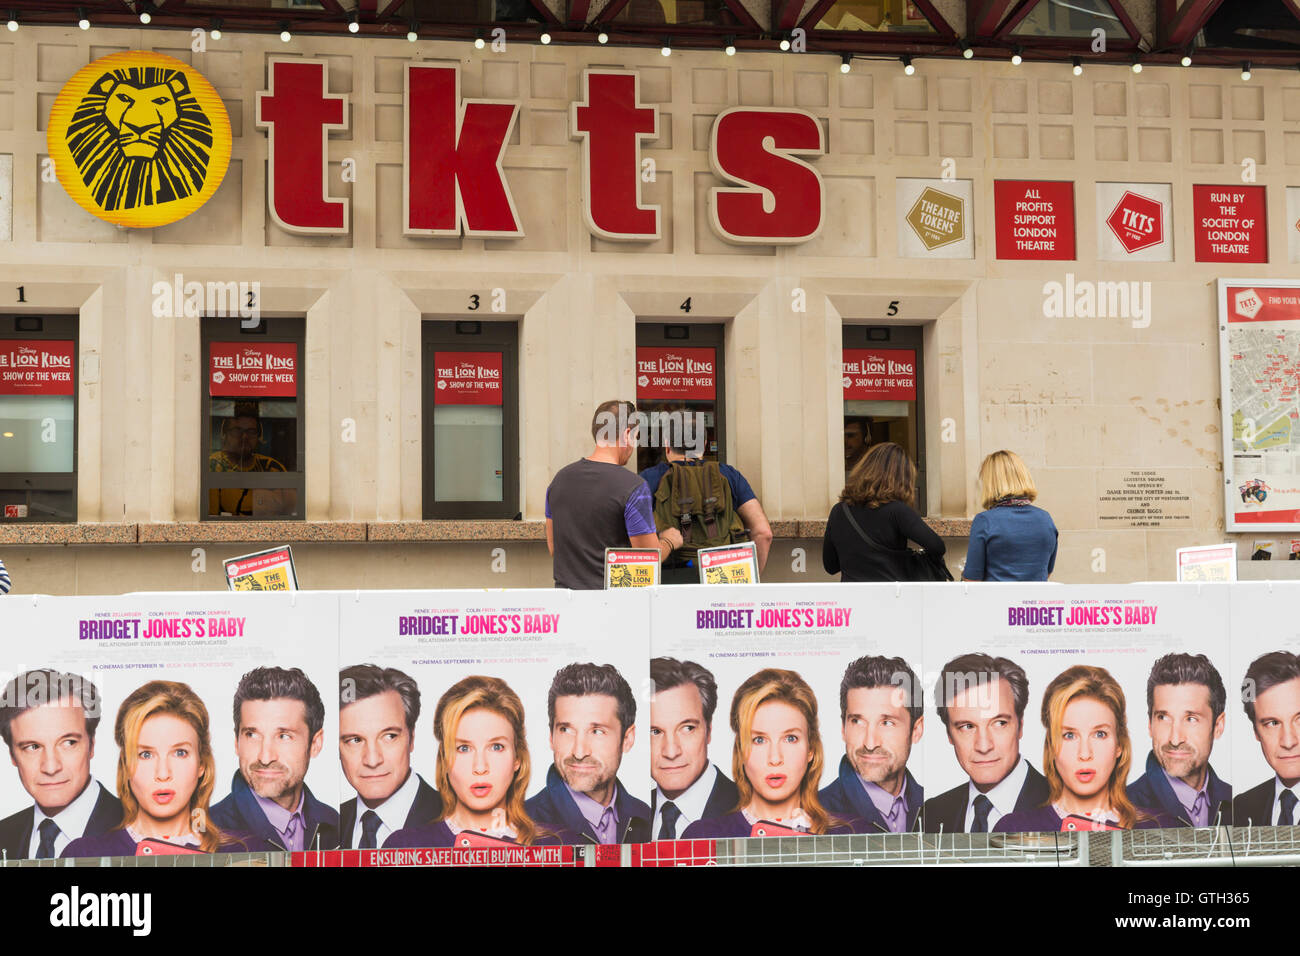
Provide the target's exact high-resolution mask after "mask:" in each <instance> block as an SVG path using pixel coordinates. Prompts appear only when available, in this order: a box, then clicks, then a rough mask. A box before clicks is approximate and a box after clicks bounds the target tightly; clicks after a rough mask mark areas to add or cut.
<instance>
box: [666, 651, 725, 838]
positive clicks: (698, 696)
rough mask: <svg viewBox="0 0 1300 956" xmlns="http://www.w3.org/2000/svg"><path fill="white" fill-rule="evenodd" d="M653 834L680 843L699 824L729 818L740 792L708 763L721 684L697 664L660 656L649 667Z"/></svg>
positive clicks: (714, 766) (719, 771) (716, 768)
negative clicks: (687, 829) (715, 818)
mask: <svg viewBox="0 0 1300 956" xmlns="http://www.w3.org/2000/svg"><path fill="white" fill-rule="evenodd" d="M650 680H651V681H652V682H653V683H654V696H653V697H651V698H650V776H651V777H653V778H654V782H655V788H654V790H653V791H652V792H651V796H650V813H651V815H652V816H651V823H652V826H651V828H650V832H651V834H652V835H653V836H654V838H655V839H656V840H675V839H677V838H678V837H680V836H681V835H682V834H683V833H685V832H686V828H687V827H688V826H690V825H691V824H692V823H694V822H695V821H696V820H710V819H713V818H714V817H721V816H725V815H726V814H728V813H730V812H731V811H732V810H734V809H735V808H736V804H737V803H738V802H739V800H740V791H739V790H737V789H736V785H735V784H734V783H732V781H731V780H730V779H728V778H727V776H726V775H725V774H724V773H723V772H722V771H721V770H719V769H718V767H717V766H716V765H715V764H713V763H712V762H710V761H709V743H710V742H711V741H712V739H713V712H714V710H715V709H716V708H717V706H718V684H717V681H715V680H714V679H713V675H712V674H710V673H709V672H708V671H707V670H705V669H704V668H703V667H701V666H700V665H699V664H696V663H695V662H694V661H679V660H676V659H674V658H672V657H656V658H655V659H654V660H652V661H651V662H650Z"/></svg>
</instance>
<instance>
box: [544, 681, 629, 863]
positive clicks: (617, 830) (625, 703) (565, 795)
mask: <svg viewBox="0 0 1300 956" xmlns="http://www.w3.org/2000/svg"><path fill="white" fill-rule="evenodd" d="M546 712H547V713H546V715H547V717H548V718H549V720H550V724H551V750H552V752H553V753H554V754H555V763H554V764H553V765H552V766H551V768H550V769H549V770H547V772H546V788H545V789H544V790H542V791H541V792H540V793H538V794H536V795H535V796H533V797H532V798H530V799H529V800H528V802H527V804H526V805H525V806H526V808H527V810H528V815H529V816H530V817H532V818H533V819H534V820H536V821H537V822H538V823H540V824H542V825H543V826H549V827H551V828H552V829H555V830H568V831H570V832H572V833H577V834H579V835H580V836H581V837H582V838H583V839H584V840H586V841H587V842H589V843H602V844H608V843H649V842H650V807H648V806H647V805H646V804H644V803H642V802H641V801H640V800H638V799H636V798H635V797H633V796H632V795H631V794H629V793H628V792H627V789H626V788H625V787H624V786H623V784H621V783H620V782H619V780H618V776H617V775H618V768H619V764H620V763H622V761H623V754H625V753H627V752H628V751H629V750H631V749H632V744H633V742H634V740H635V738H636V726H635V724H636V698H635V697H634V696H633V695H632V688H631V687H629V686H628V683H627V681H626V680H624V679H623V675H622V674H620V673H619V672H618V671H617V670H616V669H615V668H614V666H613V665H611V664H601V665H597V664H566V665H565V666H564V667H561V668H560V669H559V670H558V671H557V672H556V674H555V677H554V679H553V680H552V681H551V689H550V692H549V693H548V694H547V698H546Z"/></svg>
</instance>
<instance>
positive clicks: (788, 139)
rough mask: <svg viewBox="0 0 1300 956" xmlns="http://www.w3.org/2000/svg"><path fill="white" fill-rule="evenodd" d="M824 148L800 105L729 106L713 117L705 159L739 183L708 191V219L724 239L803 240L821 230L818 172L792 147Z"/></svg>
mask: <svg viewBox="0 0 1300 956" xmlns="http://www.w3.org/2000/svg"><path fill="white" fill-rule="evenodd" d="M824 152H826V139H825V136H824V135H823V131H822V124H821V122H820V121H819V120H818V119H817V117H815V116H813V115H812V114H811V113H805V112H804V111H802V110H785V109H756V108H746V107H737V108H735V109H729V110H723V111H722V112H721V113H719V114H718V118H717V119H716V120H714V122H713V134H712V136H711V137H710V140H709V164H710V165H711V166H712V167H713V171H714V172H715V173H717V174H718V175H719V176H720V177H722V178H723V179H725V180H727V181H729V182H733V183H740V184H741V185H739V186H728V187H718V188H716V189H712V190H710V191H709V222H710V223H711V224H712V226H713V230H714V232H716V233H717V234H718V235H719V236H721V237H722V238H723V239H725V240H727V241H728V242H748V243H762V244H763V245H771V244H774V243H796V242H807V241H808V240H809V239H812V238H813V237H814V236H816V235H817V233H818V232H820V231H821V228H822V221H823V220H824V219H825V212H826V194H825V191H824V190H823V189H822V180H821V175H820V174H819V173H818V172H817V170H815V169H813V167H811V166H809V165H808V164H807V163H805V162H802V161H800V160H798V159H794V158H793V156H795V155H808V156H818V155H821V154H822V153H824Z"/></svg>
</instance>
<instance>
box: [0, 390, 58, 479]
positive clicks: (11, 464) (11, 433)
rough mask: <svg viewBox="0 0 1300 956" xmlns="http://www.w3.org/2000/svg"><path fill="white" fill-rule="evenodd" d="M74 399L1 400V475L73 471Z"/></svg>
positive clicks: (20, 398) (25, 397)
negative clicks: (18, 472) (21, 472)
mask: <svg viewBox="0 0 1300 956" xmlns="http://www.w3.org/2000/svg"><path fill="white" fill-rule="evenodd" d="M72 405H73V398H72V396H71V395H45V396H37V395H31V396H25V395H10V396H4V397H0V472H6V471H26V472H46V473H49V472H59V473H65V474H66V473H68V472H71V471H72V452H73V440H72V438H73V429H72Z"/></svg>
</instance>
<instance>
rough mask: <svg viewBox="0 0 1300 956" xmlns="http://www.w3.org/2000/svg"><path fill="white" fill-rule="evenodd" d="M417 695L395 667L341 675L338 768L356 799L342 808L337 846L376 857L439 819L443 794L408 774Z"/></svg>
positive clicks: (360, 667) (359, 667) (362, 667)
mask: <svg viewBox="0 0 1300 956" xmlns="http://www.w3.org/2000/svg"><path fill="white" fill-rule="evenodd" d="M419 719H420V688H419V685H418V684H416V683H415V681H414V679H412V678H411V677H410V676H409V675H407V674H404V673H403V672H402V671H399V670H397V669H396V668H394V667H377V666H376V665H374V664H355V665H353V666H352V667H347V668H344V669H343V670H341V671H339V761H340V762H341V763H342V764H343V776H345V777H346V778H347V781H348V783H349V784H351V786H352V789H353V790H355V791H356V792H357V795H356V796H355V797H353V798H352V799H351V800H349V801H348V802H347V803H345V804H343V806H341V807H339V845H340V847H341V848H342V849H344V850H350V849H353V848H356V849H359V850H377V849H379V848H380V847H382V846H383V845H384V841H385V840H387V839H388V838H389V837H390V836H392V835H393V834H394V833H396V832H397V831H398V830H401V829H404V828H406V827H414V826H419V825H421V824H424V823H428V822H429V821H430V820H436V819H437V818H438V816H439V815H440V814H441V813H442V798H441V797H440V796H438V791H437V790H435V789H433V787H431V786H429V785H428V784H427V783H425V782H424V779H423V778H422V777H421V776H420V775H419V774H418V773H415V772H414V771H413V770H411V752H412V751H413V750H415V726H416V723H417V722H418V721H419Z"/></svg>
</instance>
